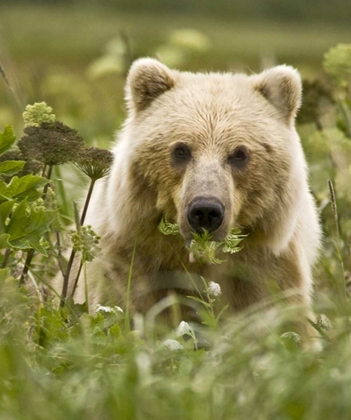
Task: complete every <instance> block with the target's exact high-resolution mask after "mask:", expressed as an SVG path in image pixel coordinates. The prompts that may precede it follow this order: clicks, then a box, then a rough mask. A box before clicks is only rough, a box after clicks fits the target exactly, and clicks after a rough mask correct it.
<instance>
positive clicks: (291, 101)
mask: <svg viewBox="0 0 351 420" xmlns="http://www.w3.org/2000/svg"><path fill="white" fill-rule="evenodd" d="M254 77H255V78H256V81H255V89H256V90H257V91H258V92H260V93H261V94H262V96H264V97H265V98H266V99H267V101H268V102H270V103H271V104H272V105H273V106H275V108H277V109H278V111H279V112H280V113H281V115H282V117H283V119H284V121H285V122H286V123H287V124H291V123H292V122H293V121H294V119H295V117H296V113H297V110H298V109H299V107H300V104H301V92H302V84H301V77H300V74H299V73H298V71H297V70H295V69H294V68H292V67H290V66H285V65H282V66H277V67H273V68H272V69H269V70H265V71H264V72H263V73H261V74H259V75H257V76H254Z"/></svg>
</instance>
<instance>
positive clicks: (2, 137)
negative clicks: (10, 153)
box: [0, 125, 16, 155]
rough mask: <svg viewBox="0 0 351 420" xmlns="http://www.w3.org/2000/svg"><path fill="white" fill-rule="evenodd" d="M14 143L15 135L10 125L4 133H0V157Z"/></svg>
mask: <svg viewBox="0 0 351 420" xmlns="http://www.w3.org/2000/svg"><path fill="white" fill-rule="evenodd" d="M15 141H16V137H15V134H14V132H13V128H12V126H11V125H7V126H6V127H5V129H4V132H3V133H1V132H0V155H1V154H2V153H4V152H6V151H7V150H9V149H10V148H11V146H12V145H13V143H14V142H15Z"/></svg>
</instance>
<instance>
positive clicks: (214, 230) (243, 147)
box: [117, 58, 307, 253]
mask: <svg viewBox="0 0 351 420" xmlns="http://www.w3.org/2000/svg"><path fill="white" fill-rule="evenodd" d="M126 100H127V105H128V109H129V117H128V119H127V121H126V124H125V127H124V136H125V137H126V135H127V137H128V142H129V143H128V145H125V147H126V148H128V149H129V157H128V158H127V157H126V156H123V159H128V162H129V165H130V166H129V169H128V170H130V172H131V173H132V174H133V176H134V177H135V178H137V179H139V180H140V182H141V183H142V184H143V188H146V189H148V190H149V193H148V197H153V200H154V201H153V204H152V205H149V204H148V203H146V202H145V203H144V204H145V208H146V207H147V206H149V208H152V209H153V210H152V211H153V212H154V213H155V214H157V217H158V220H160V218H161V217H165V218H167V219H168V220H170V221H173V222H177V223H178V224H179V227H180V230H181V233H182V235H183V237H184V238H185V240H186V241H187V242H189V241H190V240H191V239H192V237H193V235H192V233H193V232H198V233H201V232H203V229H206V230H207V231H209V232H210V233H211V234H212V237H213V240H216V241H221V240H223V239H224V238H225V237H226V236H227V235H228V234H229V233H230V231H231V229H232V228H234V227H237V228H240V229H241V230H242V231H244V232H250V234H251V235H252V236H253V237H256V238H257V240H258V241H259V240H261V239H263V238H264V240H265V242H267V237H269V242H270V244H271V248H272V250H273V252H276V253H279V250H280V249H281V248H282V247H283V246H284V244H285V243H287V242H288V241H289V240H290V238H291V236H292V235H293V232H294V229H295V225H296V223H297V217H296V215H297V214H298V211H297V208H298V207H299V205H300V204H301V203H300V202H301V200H300V197H303V194H302V192H303V191H302V190H304V189H305V188H306V185H307V184H306V180H305V178H306V164H305V160H304V155H303V152H302V148H301V145H300V140H299V137H298V135H297V133H296V131H295V128H294V120H295V116H296V112H297V110H298V108H299V106H300V101H301V80H300V76H299V74H298V72H297V71H296V70H294V69H293V68H292V67H289V66H285V65H282V66H277V67H274V68H272V69H269V70H265V71H264V72H262V73H260V74H257V75H250V76H247V75H244V74H232V73H223V74H221V73H209V74H205V73H195V74H194V73H187V72H180V71H176V70H171V69H169V68H168V67H166V66H165V65H164V64H162V63H161V62H159V61H157V60H154V59H150V58H144V59H139V60H137V61H136V62H134V64H133V65H132V67H131V69H130V72H129V75H128V79H127V85H126ZM126 133H127V134H126ZM117 159H118V158H117ZM131 176H132V175H131ZM144 198H145V194H142V191H141V192H140V199H141V200H144ZM140 211H143V205H142V204H141V205H140ZM260 238H261V239H260Z"/></svg>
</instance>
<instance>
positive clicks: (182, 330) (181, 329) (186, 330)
mask: <svg viewBox="0 0 351 420" xmlns="http://www.w3.org/2000/svg"><path fill="white" fill-rule="evenodd" d="M177 335H178V336H179V337H181V336H183V335H190V336H193V335H194V331H193V329H192V328H191V326H190V325H189V324H188V323H187V322H185V321H182V322H181V323H180V324H179V326H178V328H177Z"/></svg>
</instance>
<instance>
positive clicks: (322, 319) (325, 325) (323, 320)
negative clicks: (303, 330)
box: [317, 314, 331, 330]
mask: <svg viewBox="0 0 351 420" xmlns="http://www.w3.org/2000/svg"><path fill="white" fill-rule="evenodd" d="M317 325H318V327H319V328H322V329H323V330H330V328H331V322H330V319H329V318H328V317H327V315H325V314H320V315H319V316H318V318H317Z"/></svg>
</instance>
